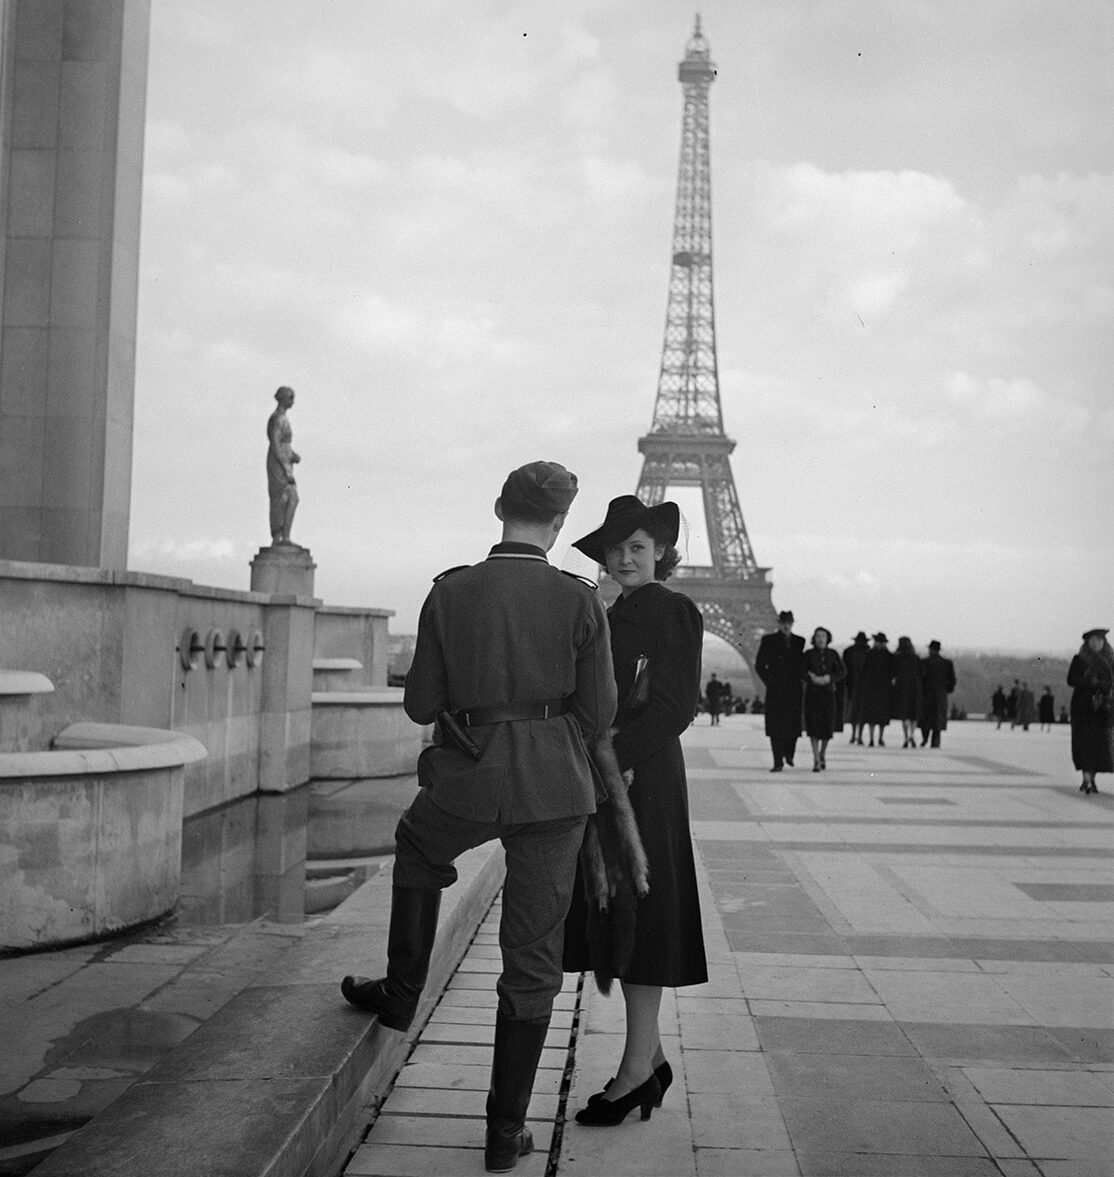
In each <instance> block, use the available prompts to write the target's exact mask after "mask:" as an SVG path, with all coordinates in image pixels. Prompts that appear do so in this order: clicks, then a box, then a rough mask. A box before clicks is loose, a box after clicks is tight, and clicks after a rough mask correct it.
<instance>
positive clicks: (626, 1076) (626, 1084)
mask: <svg viewBox="0 0 1114 1177" xmlns="http://www.w3.org/2000/svg"><path fill="white" fill-rule="evenodd" d="M621 984H622V986H623V1000H624V1002H625V1003H626V1012H627V1037H626V1042H625V1043H624V1046H623V1058H622V1061H621V1062H620V1063H619V1070H618V1072H617V1073H616V1075H615V1081H614V1082H613V1083H612V1084H611V1086H610V1087H608V1089H607V1098H608V1099H619V1098H621V1097H622V1096H624V1095H626V1094H628V1093H629V1092H631V1091H633V1090H634V1089H635V1088H636V1087H638V1086H640V1085H641V1084H642V1083H645V1082H646V1080H647V1079H648V1078H649V1077H650V1074H651V1072H652V1071H653V1069H654V1067H656V1066H658V1065H659V1064H660V1063H661V1062H662V1061H663V1060H664V1058H665V1055H664V1054H663V1053H662V1049H661V1037H660V1034H659V1031H658V1011H659V1010H660V1008H661V986H660V985H630V984H628V983H627V982H626V981H623V982H621Z"/></svg>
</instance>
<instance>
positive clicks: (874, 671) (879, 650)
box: [859, 632, 894, 748]
mask: <svg viewBox="0 0 1114 1177" xmlns="http://www.w3.org/2000/svg"><path fill="white" fill-rule="evenodd" d="M873 641H874V645H873V646H871V647H870V649H869V650H868V651H867V653H866V657H865V658H864V659H863V674H862V711H861V712H860V715H859V718H860V719H861V721H862V722H863V724H865V726H866V727H868V728H870V747H871V748H873V747H874V729H875V728H877V729H878V746H879V747H880V748H884V747H885V746H886V740H885V732H886V724H887V723H889V722H890V718H891V714H892V712H891V710H890V707H891V701H890V693H891V683H892V682H893V660H894V656H893V654H891V653H890V650H889V647H888V646H887V644H886V643H887V642H888V641H889V639H888V638H887V637H886V635H885V634H884V633H881V632H879V633H876V634H875V635H874V637H873ZM862 742H863V741H862V737H861V736H860V737H859V743H860V744H861V743H862Z"/></svg>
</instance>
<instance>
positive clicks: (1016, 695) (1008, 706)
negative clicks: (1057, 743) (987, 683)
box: [990, 678, 1071, 732]
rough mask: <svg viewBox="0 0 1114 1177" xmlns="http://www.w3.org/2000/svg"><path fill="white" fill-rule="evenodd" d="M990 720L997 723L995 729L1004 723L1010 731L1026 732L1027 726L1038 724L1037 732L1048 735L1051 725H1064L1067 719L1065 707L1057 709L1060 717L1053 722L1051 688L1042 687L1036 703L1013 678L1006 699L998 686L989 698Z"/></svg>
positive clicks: (1019, 682) (1021, 680)
mask: <svg viewBox="0 0 1114 1177" xmlns="http://www.w3.org/2000/svg"><path fill="white" fill-rule="evenodd" d="M990 716H991V718H992V719H995V720H997V727H999V728H1000V727H1001V726H1002V724H1004V723H1008V724H1009V725H1010V728H1011V729H1013V728H1015V727H1019V728H1021V730H1022V731H1026V732H1027V731H1028V730H1029V725H1030V724H1031V723H1039V724H1040V730H1041V731H1042V732H1043V731H1051V730H1052V725H1053V724H1054V723H1068V722H1070V719H1071V717H1070V716H1069V715H1068V709H1067V707H1066V706H1064V705H1061V707H1060V717H1059V719H1057V718H1056V696H1055V695H1053V693H1052V688H1051V687H1050V686H1048V685H1047V684H1045V687H1044V690H1043V691H1042V692H1041V697H1040V698H1039V699H1037V698H1036V697H1035V696H1034V695H1033V692H1032V690H1031V688H1030V687H1029V684H1028V683H1027V682H1025V681H1024V680H1023V679H1017V678H1015V679H1014V680H1013V686H1012V687H1011V688H1010V692H1009V694H1008V695H1007V694H1006V692H1005V691H1004V690H1003V689H1002V685H1001V683H999V684H998V689H997V690H996V691H995V692H994V694H993V695H991V697H990Z"/></svg>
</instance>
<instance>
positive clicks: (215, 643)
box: [205, 629, 228, 670]
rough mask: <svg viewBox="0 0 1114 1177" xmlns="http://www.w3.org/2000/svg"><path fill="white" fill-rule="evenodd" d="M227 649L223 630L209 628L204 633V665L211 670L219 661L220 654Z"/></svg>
mask: <svg viewBox="0 0 1114 1177" xmlns="http://www.w3.org/2000/svg"><path fill="white" fill-rule="evenodd" d="M227 649H228V646H227V644H226V643H225V640H224V632H223V631H222V630H219V629H211V630H209V632H208V633H207V634H206V635H205V665H206V666H207V667H208V668H209V669H210V670H212V669H213V667H214V666H216V664H217V663H218V662H219V661H220V656H221V654H223V653H224V652H225V651H226V650H227Z"/></svg>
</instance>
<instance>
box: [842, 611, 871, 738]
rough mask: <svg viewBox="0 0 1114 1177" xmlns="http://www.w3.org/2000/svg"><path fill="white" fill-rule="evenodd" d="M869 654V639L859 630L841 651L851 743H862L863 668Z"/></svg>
mask: <svg viewBox="0 0 1114 1177" xmlns="http://www.w3.org/2000/svg"><path fill="white" fill-rule="evenodd" d="M869 652H870V639H869V638H868V637H867V636H866V634H865V633H864V632H863V631H862V630H861V629H860V630H859V632H858V633H857V634H855V641H854V643H853V644H852V645H850V646H848V647H847V649H846V650H844V651H843V668H844V670H846V671H847V678H846V680H845V682H844V683H843V690H844V697H845V698H846V700H847V703H846V709H847V710H846V719H847V722H848V723H849V724H850V725H851V743H852V744H861V743H862V742H863V720H862V713H863V667H864V666H865V665H866V656H867V654H868V653H869Z"/></svg>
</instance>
